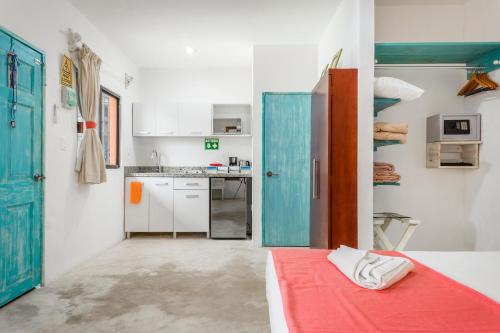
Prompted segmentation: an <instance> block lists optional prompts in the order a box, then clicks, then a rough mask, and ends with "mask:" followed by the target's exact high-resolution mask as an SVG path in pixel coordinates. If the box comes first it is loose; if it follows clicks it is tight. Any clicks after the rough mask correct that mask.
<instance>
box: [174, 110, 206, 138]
mask: <svg viewBox="0 0 500 333" xmlns="http://www.w3.org/2000/svg"><path fill="white" fill-rule="evenodd" d="M211 111H212V106H211V105H210V104H181V105H180V106H179V136H209V135H210V134H211V131H212V124H211Z"/></svg>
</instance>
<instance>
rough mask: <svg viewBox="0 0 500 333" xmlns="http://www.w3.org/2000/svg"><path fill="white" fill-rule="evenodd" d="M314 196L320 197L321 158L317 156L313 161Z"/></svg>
mask: <svg viewBox="0 0 500 333" xmlns="http://www.w3.org/2000/svg"><path fill="white" fill-rule="evenodd" d="M312 198H313V199H319V160H318V159H315V158H314V159H313V163H312Z"/></svg>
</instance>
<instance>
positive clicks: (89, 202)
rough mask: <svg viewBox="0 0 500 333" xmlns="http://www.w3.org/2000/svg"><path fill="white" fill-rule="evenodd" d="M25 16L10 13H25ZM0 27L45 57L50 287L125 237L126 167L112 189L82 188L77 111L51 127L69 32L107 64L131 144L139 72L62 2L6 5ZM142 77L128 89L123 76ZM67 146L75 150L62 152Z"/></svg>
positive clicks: (26, 0) (105, 78)
mask: <svg viewBox="0 0 500 333" xmlns="http://www.w3.org/2000/svg"><path fill="white" fill-rule="evenodd" d="M20 8H22V9H23V10H22V15H10V13H19V9H20ZM0 24H1V25H2V26H4V27H5V28H7V29H9V30H10V31H12V32H14V33H16V34H17V35H19V36H20V37H22V38H24V39H26V40H27V41H28V42H30V43H32V44H33V45H35V46H36V47H38V48H40V49H42V50H44V51H45V52H46V69H47V71H46V74H47V87H46V90H45V97H46V99H45V103H46V107H45V175H46V176H47V179H46V182H45V242H44V254H45V258H44V264H45V267H44V268H45V279H46V282H50V281H53V280H54V279H55V278H56V277H58V276H60V275H61V274H62V273H64V272H66V271H68V270H69V269H70V268H72V267H74V266H76V265H77V264H79V263H81V262H82V261H84V260H86V259H88V258H90V257H91V256H94V255H96V254H97V253H99V252H101V251H102V250H104V249H106V248H108V247H110V246H112V245H113V244H115V243H117V242H119V241H120V240H121V239H122V237H123V169H117V170H108V182H107V183H106V184H101V185H94V186H86V185H85V186H84V185H78V184H77V178H76V174H75V172H74V171H73V170H74V166H75V157H76V133H75V128H76V127H75V123H76V112H75V111H60V112H59V122H58V123H57V124H54V123H52V107H53V105H54V104H58V105H60V89H61V88H60V85H59V68H60V62H61V56H62V54H63V53H67V39H66V36H65V31H67V29H68V28H72V29H73V30H74V31H77V32H79V33H81V35H82V37H83V40H84V41H85V42H86V43H87V44H88V45H89V46H90V47H91V48H93V49H94V50H95V51H96V53H98V54H99V55H100V56H101V58H102V59H103V69H104V70H103V71H102V77H101V81H102V84H103V85H104V86H106V87H108V88H109V89H111V90H113V91H115V92H116V93H118V94H119V95H121V97H122V100H121V102H122V145H124V146H126V145H128V144H129V142H130V140H129V138H130V133H131V125H130V121H129V120H128V119H130V117H131V116H130V114H131V102H132V100H134V99H135V98H136V94H137V92H136V90H137V85H138V70H137V68H136V66H135V65H134V64H133V63H132V62H130V61H129V59H128V58H127V57H126V55H124V54H123V53H122V52H121V51H120V50H118V49H117V48H116V47H114V46H113V44H112V42H111V41H109V40H107V39H106V38H105V37H103V35H102V34H101V33H100V32H99V31H98V30H97V29H96V28H95V27H94V26H93V25H92V24H91V23H90V22H89V21H87V20H86V19H85V18H84V17H83V16H82V15H81V14H80V13H79V12H78V11H77V10H76V9H75V8H74V7H73V6H72V5H70V4H68V3H67V2H66V1H63V0H54V1H35V0H31V1H30V0H18V1H15V2H6V1H3V2H2V11H1V12H0ZM125 71H126V72H127V73H129V74H131V75H133V76H135V77H136V80H135V81H134V82H133V83H132V86H131V87H130V88H129V89H128V90H125V89H124V85H123V79H122V78H123V76H124V72H125ZM61 141H63V143H66V144H67V145H68V148H67V149H66V150H63V149H61Z"/></svg>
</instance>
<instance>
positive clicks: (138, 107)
mask: <svg viewBox="0 0 500 333" xmlns="http://www.w3.org/2000/svg"><path fill="white" fill-rule="evenodd" d="M155 117H156V116H155V108H154V106H153V105H152V104H146V103H134V104H133V108H132V127H133V131H132V133H133V136H154V135H156V133H155V132H156V120H155Z"/></svg>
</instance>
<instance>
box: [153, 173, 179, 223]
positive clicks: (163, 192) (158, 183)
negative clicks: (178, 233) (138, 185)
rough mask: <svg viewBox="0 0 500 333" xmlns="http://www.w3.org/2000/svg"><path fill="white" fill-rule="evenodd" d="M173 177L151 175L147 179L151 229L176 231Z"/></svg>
mask: <svg viewBox="0 0 500 333" xmlns="http://www.w3.org/2000/svg"><path fill="white" fill-rule="evenodd" d="M173 180H174V179H173V178H167V177H150V178H148V179H147V181H146V188H147V191H148V193H149V231H150V232H173V231H174V190H173V189H174V186H173V185H174V182H173Z"/></svg>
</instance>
